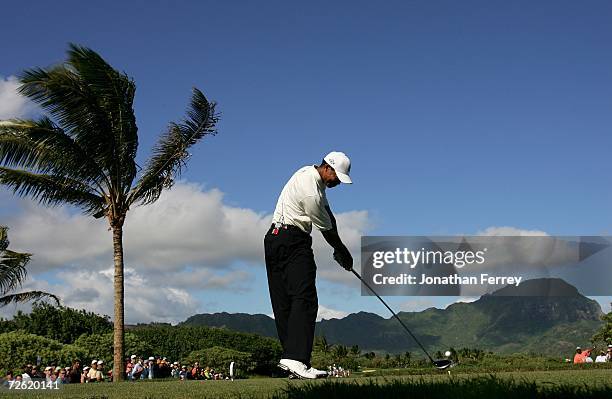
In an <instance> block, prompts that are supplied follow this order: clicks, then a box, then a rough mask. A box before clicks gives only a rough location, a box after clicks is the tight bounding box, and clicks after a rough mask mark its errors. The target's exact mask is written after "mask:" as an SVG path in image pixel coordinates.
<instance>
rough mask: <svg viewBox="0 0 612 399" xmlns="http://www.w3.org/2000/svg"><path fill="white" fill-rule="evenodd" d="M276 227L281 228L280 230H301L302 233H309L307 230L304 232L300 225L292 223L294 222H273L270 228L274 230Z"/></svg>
mask: <svg viewBox="0 0 612 399" xmlns="http://www.w3.org/2000/svg"><path fill="white" fill-rule="evenodd" d="M276 228H278V229H279V231H280V230H289V231H295V232H300V233H304V234H307V233H305V232H304V230H302V229H300V228H299V227H297V226H294V225H292V224H279V225H278V226H277V224H276V223H272V226H270V230H274V229H276Z"/></svg>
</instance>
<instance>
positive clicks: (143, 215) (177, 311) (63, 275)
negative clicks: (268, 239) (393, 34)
mask: <svg viewBox="0 0 612 399" xmlns="http://www.w3.org/2000/svg"><path fill="white" fill-rule="evenodd" d="M20 204H21V209H22V211H21V212H19V213H17V214H15V215H12V216H10V217H9V218H8V220H5V221H4V222H3V223H6V224H7V225H8V226H10V231H9V238H10V240H11V249H13V250H18V251H23V252H30V253H32V254H34V256H33V258H32V261H31V262H30V264H29V265H28V270H29V272H30V276H31V279H30V280H29V282H28V284H26V286H25V287H24V288H29V289H44V290H48V291H50V292H53V293H56V294H58V295H59V296H60V297H61V298H62V300H63V302H64V304H65V305H67V306H71V307H77V308H85V309H88V310H92V311H96V312H99V313H103V314H108V315H111V316H112V312H113V292H112V275H113V269H112V265H113V251H112V233H111V232H110V231H109V230H108V226H107V223H106V220H104V219H100V220H96V219H93V218H92V217H88V216H84V215H81V214H79V213H74V212H69V211H68V210H67V209H66V208H43V207H40V206H38V205H36V204H34V203H32V202H30V201H27V200H24V201H21V202H20ZM337 219H338V223H339V226H340V233H341V235H342V237H343V239H344V241H345V243H346V244H347V246H349V248H350V249H351V250H352V251H353V253H354V254H357V253H358V251H359V245H360V237H361V235H363V234H364V229H365V227H366V226H367V225H368V214H367V212H364V211H359V212H347V213H343V214H338V215H337ZM270 223H271V215H270V214H265V213H258V212H255V211H254V210H252V209H248V208H239V207H234V206H228V205H226V204H225V203H224V201H223V193H221V192H220V191H219V190H215V189H213V190H204V189H203V188H202V187H201V186H199V185H196V184H190V183H185V182H179V183H177V184H176V185H175V186H174V187H173V188H172V190H169V191H166V192H164V193H163V194H162V196H161V197H160V199H159V200H158V201H157V202H156V203H154V204H151V205H148V206H144V207H135V208H133V209H132V210H130V211H129V213H128V217H127V219H126V224H125V228H124V256H125V267H126V274H125V279H126V280H125V289H126V322H128V323H135V322H148V321H161V322H177V321H182V320H184V319H185V318H186V317H188V316H190V315H192V314H194V313H197V312H205V311H207V310H206V309H203V304H201V303H199V302H198V301H197V299H196V296H197V294H198V293H201V292H203V291H205V292H209V291H210V290H214V291H215V292H216V293H217V294H215V295H216V296H219V297H222V295H237V294H238V295H239V294H240V293H244V292H246V291H249V290H251V289H253V286H252V281H253V280H254V276H255V274H261V275H265V272H264V270H263V265H264V255H263V237H264V234H265V232H266V230H267V229H268V227H269V226H270ZM313 236H314V237H315V238H314V242H315V244H314V247H315V253H317V262H318V263H317V264H318V268H319V273H318V275H319V279H326V280H328V281H333V282H341V283H346V282H348V281H350V282H352V283H354V282H353V281H352V280H354V278H353V279H351V277H352V275H349V274H348V273H347V272H346V271H344V270H343V269H341V268H340V267H339V266H338V265H336V264H335V263H333V261H332V259H331V249H330V248H329V246H328V245H327V244H325V243H324V242H323V239H322V238H321V235H320V234H319V233H314V234H313ZM324 247H326V248H324ZM358 261H359V260H358V257H357V256H356V262H358ZM50 274H51V275H53V276H54V278H56V279H57V280H58V281H61V284H49V283H47V282H46V281H45V276H48V275H50ZM264 281H265V278H264ZM356 286H358V285H356ZM266 300H267V299H266ZM266 300H264V302H265V301H266ZM11 310H12V309H11ZM3 313H6V312H3ZM11 313H12V312H11ZM343 315H346V313H345V312H341V311H337V310H332V309H329V308H326V307H325V306H322V307H321V310H320V317H325V318H331V317H342V316H343Z"/></svg>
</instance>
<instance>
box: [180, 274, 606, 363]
mask: <svg viewBox="0 0 612 399" xmlns="http://www.w3.org/2000/svg"><path fill="white" fill-rule="evenodd" d="M534 290H535V292H547V293H552V294H555V295H564V296H547V297H525V296H517V295H521V294H524V293H525V292H534ZM372 300H376V299H375V298H372ZM381 307H382V304H381ZM382 310H384V308H383V309H382ZM602 314H603V313H602V311H601V307H600V306H599V304H598V303H597V302H596V301H594V300H591V299H588V298H586V297H585V296H583V295H581V294H580V293H579V292H578V291H577V290H576V288H575V287H573V286H571V285H570V284H567V283H566V282H564V281H563V280H560V279H534V280H527V281H525V282H523V283H521V285H519V286H518V287H515V286H507V287H505V288H502V289H500V290H498V291H495V292H494V293H492V294H488V295H484V296H482V297H480V299H478V300H476V301H474V302H471V303H455V304H452V305H450V306H448V307H447V308H446V309H436V308H430V309H427V310H424V311H422V312H400V313H398V316H399V317H400V318H401V319H402V321H404V323H405V324H406V325H407V326H408V327H409V328H410V329H411V331H412V332H413V333H414V334H415V335H416V336H417V338H419V340H420V341H421V342H422V343H423V345H425V346H426V347H427V348H428V349H429V350H432V351H436V350H445V349H447V348H449V347H454V348H462V347H471V348H480V349H485V350H491V351H494V352H498V353H514V352H535V353H542V354H548V355H561V354H564V355H568V354H571V353H572V352H573V349H574V348H575V347H576V345H583V346H584V345H587V344H588V340H589V339H590V337H591V336H592V335H593V333H594V332H595V331H596V330H597V329H599V327H600V326H601V324H602V322H601V320H600V316H601V315H602ZM182 324H184V325H207V326H212V327H221V328H229V329H232V330H237V331H244V332H253V333H257V334H261V335H267V336H271V337H276V328H275V326H274V320H273V319H272V318H270V317H268V316H266V315H261V314H260V315H248V314H244V313H242V314H229V313H216V314H200V315H195V316H192V317H190V318H189V319H187V320H186V321H185V322H183V323H182ZM316 334H317V335H322V336H325V337H326V339H327V341H328V342H329V343H330V344H343V345H359V347H360V348H361V350H362V351H376V352H391V353H403V352H406V351H417V350H418V347H417V345H416V344H415V343H414V341H413V340H412V338H410V337H409V336H408V335H407V334H406V332H405V331H404V330H403V329H402V328H401V326H400V325H399V323H398V322H397V320H394V319H393V318H392V317H390V318H387V319H385V318H383V317H381V316H379V315H377V314H374V313H367V312H359V313H354V314H350V315H348V316H346V317H344V318H342V319H331V320H322V321H320V322H318V323H317V325H316Z"/></svg>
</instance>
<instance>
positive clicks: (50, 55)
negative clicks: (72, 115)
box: [0, 1, 612, 315]
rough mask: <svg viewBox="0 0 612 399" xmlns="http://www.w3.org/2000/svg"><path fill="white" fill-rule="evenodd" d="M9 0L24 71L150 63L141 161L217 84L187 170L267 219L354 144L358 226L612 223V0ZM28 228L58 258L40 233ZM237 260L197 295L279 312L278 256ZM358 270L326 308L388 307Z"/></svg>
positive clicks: (13, 203) (438, 228) (590, 231)
mask: <svg viewBox="0 0 612 399" xmlns="http://www.w3.org/2000/svg"><path fill="white" fill-rule="evenodd" d="M3 14H5V15H10V16H11V17H10V18H5V19H4V21H3V24H2V25H1V26H0V33H1V34H2V37H3V45H2V49H3V56H2V57H1V59H0V76H1V77H2V79H3V80H4V81H5V82H6V81H8V79H10V77H11V76H14V75H18V74H19V73H20V72H21V71H22V70H23V69H25V68H29V67H34V66H49V65H52V64H55V63H58V62H61V61H62V60H63V59H64V58H65V51H66V49H67V43H68V42H74V43H78V44H82V45H85V46H88V47H91V48H93V49H94V50H96V51H98V52H99V53H100V54H101V55H102V56H103V57H104V58H105V59H106V60H107V61H109V62H110V63H111V64H112V65H113V66H114V67H116V68H117V69H121V70H124V71H126V72H127V73H128V74H129V75H130V76H132V77H134V79H135V80H136V83H137V95H136V102H135V109H136V114H137V122H138V126H139V132H140V138H141V146H140V153H139V161H140V162H141V163H142V162H144V160H145V159H146V157H147V155H148V151H149V150H150V148H151V146H152V144H153V143H154V142H155V139H156V137H157V135H158V134H159V133H160V132H161V131H163V129H164V128H165V126H166V125H167V123H168V122H169V121H171V120H176V119H178V118H180V117H181V116H182V115H183V113H184V110H185V107H186V104H187V102H188V99H189V93H190V89H191V87H193V86H197V87H198V88H200V89H201V90H203V91H204V92H205V94H206V95H207V96H208V97H209V98H210V99H213V100H215V101H217V102H218V110H219V111H220V112H221V114H222V119H221V122H220V123H219V134H218V135H217V136H215V137H212V138H210V139H207V140H205V141H204V142H202V143H201V144H200V145H198V146H197V147H196V148H195V149H194V151H193V157H192V159H191V162H190V164H189V169H188V170H187V172H186V173H185V174H184V175H183V179H184V184H185V185H187V186H189V185H193V184H195V185H197V186H198V187H199V190H201V192H202V193H208V192H209V190H213V189H216V190H219V192H222V193H223V197H222V198H223V199H222V203H223V204H225V205H226V206H228V207H231V208H232V209H244V210H249V211H250V212H252V213H253V215H259V216H260V217H261V220H260V222H261V224H262V225H263V224H264V222H265V220H264V219H265V215H267V214H269V213H270V212H272V210H273V209H274V205H275V201H276V198H277V195H278V193H279V191H280V189H281V188H282V186H283V184H284V183H285V181H286V179H287V178H288V177H289V176H290V175H291V173H292V172H293V171H294V170H296V169H297V168H299V167H300V166H302V165H305V164H308V163H314V162H318V161H320V159H321V158H322V156H323V155H325V153H327V152H328V151H330V150H341V151H344V152H346V153H347V154H349V156H350V157H351V159H352V161H353V167H352V176H353V180H354V182H355V184H353V185H352V186H342V187H339V188H336V189H333V190H330V192H329V193H328V197H329V199H330V202H331V205H332V208H333V209H334V211H336V212H338V213H347V218H346V219H347V220H348V219H349V218H350V217H352V216H351V215H352V214H350V213H348V212H352V211H364V212H365V213H366V216H364V215H363V214H360V215H361V216H360V217H361V218H362V219H360V222H359V226H357V227H355V229H356V231H358V232H359V233H363V234H366V233H367V234H372V235H373V234H377V235H416V234H418V235H426V234H442V235H451V234H474V233H477V232H479V231H483V230H485V229H487V228H490V227H501V226H511V227H514V228H516V229H521V230H538V231H544V232H546V233H549V234H555V235H581V234H583V235H597V234H610V230H611V226H612V212H611V205H610V204H612V186H611V184H610V183H609V171H610V170H611V167H612V158H611V157H610V156H609V151H610V148H611V147H612V138H611V137H612V135H611V134H610V130H611V128H612V113H611V112H610V110H611V109H612V95H610V93H611V88H612V52H611V51H610V43H612V24H610V23H609V21H610V20H611V18H612V4H611V3H610V2H607V1H590V2H575V1H540V2H530V1H516V2H504V1H463V2H454V1H437V2H426V1H411V2H406V1H402V2H400V1H397V2H393V1H388V2H384V3H383V4H377V3H373V2H359V1H352V2H322V1H310V2H307V3H301V4H296V3H294V4H291V3H288V2H280V1H279V2H272V1H266V2H246V1H235V2H195V1H192V2H187V1H185V2H180V3H173V2H159V1H148V2H143V1H135V2H129V3H127V4H125V3H119V2H105V3H104V4H87V3H84V2H76V1H73V2H69V1H64V2H60V3H46V4H45V3H37V4H34V3H33V2H26V3H24V2H12V3H4V4H3ZM5 105H6V104H5ZM5 117H6V116H5ZM190 187H191V186H190ZM192 194H193V193H192ZM196 197H197V196H196ZM0 198H1V199H2V208H3V209H2V210H0V215H3V216H4V217H6V218H7V220H9V221H13V222H14V224H15V226H21V225H23V226H26V225H27V224H24V223H25V222H23V220H24V218H25V217H26V216H27V215H26V213H27V212H34V211H32V209H33V208H31V207H29V205H24V204H23V203H22V202H21V201H17V200H14V199H13V198H12V197H11V196H10V195H8V194H7V193H6V192H4V193H0ZM196 200H197V199H196ZM34 213H35V212H34ZM70 215H73V213H72V212H71V211H69V212H68V213H67V214H65V215H64V216H63V217H64V219H61V218H60V219H54V220H58V223H61V220H65V219H70ZM20 218H21V219H20ZM20 220H21V221H20ZM27 226H31V225H27ZM204 227H205V228H208V229H211V228H213V226H203V228H204ZM316 234H318V233H315V235H316ZM11 236H14V237H15V238H13V242H14V244H15V245H17V246H18V247H21V248H22V249H24V250H31V251H32V252H34V251H35V250H36V249H38V248H39V247H40V249H39V253H40V254H42V255H40V256H41V257H42V256H45V255H44V254H45V252H44V245H42V244H41V245H39V244H38V243H37V242H34V241H28V238H27V237H28V236H29V234H28V233H27V232H24V231H21V232H20V231H16V227H13V226H12V231H11ZM228 237H235V236H228ZM226 244H227V245H228V246H230V247H231V246H236V245H238V246H239V245H241V242H240V241H237V242H227V243H226ZM143 248H144V247H143ZM127 250H128V251H129V248H128V249H127ZM143 250H144V249H143ZM35 253H36V252H35ZM324 255H325V253H324ZM92 256H93V258H95V259H104V256H107V255H103V254H99V255H95V256H94V255H92ZM93 258H91V259H93ZM58 259H61V257H59V258H58ZM71 259H72V258H71ZM85 259H87V260H91V259H90V258H87V257H86V256H85V257H84V258H83V259H81V260H85ZM223 259H224V260H223V262H225V263H226V264H227V269H226V271H227V270H231V271H234V272H237V273H239V272H244V273H246V275H248V278H246V279H245V282H244V283H243V290H242V291H240V292H241V294H240V295H237V294H236V291H235V290H234V289H229V288H228V289H224V288H223V287H224V286H223V285H220V286H219V287H220V288H219V289H215V290H213V291H207V290H205V289H202V290H198V289H196V288H193V289H190V290H188V291H187V294H188V295H191V296H193V298H194V299H195V300H196V301H198V302H199V303H200V305H198V306H197V307H195V308H194V309H196V310H197V311H221V310H226V311H230V312H237V311H246V312H250V313H255V312H258V313H270V305H269V303H268V297H267V291H266V290H267V289H266V285H265V276H264V271H263V267H262V264H263V259H261V260H260V262H259V264H258V262H257V258H256V256H254V255H253V256H251V255H249V256H246V255H245V256H244V258H238V259H232V258H231V257H225V258H223ZM72 261H73V262H75V263H78V262H79V259H72ZM208 261H209V260H203V259H197V260H193V259H192V260H190V261H185V263H184V264H183V267H191V268H198V267H200V268H204V269H207V268H209V267H210V266H209V264H207V263H206V262H208ZM243 261H244V262H245V264H242V263H241V262H243ZM58 262H59V261H58ZM190 262H191V263H190ZM223 262H221V263H223ZM101 263H104V262H103V261H101ZM60 266H61V265H59V264H58V265H56V268H53V269H51V270H50V271H49V270H47V271H45V270H44V267H43V266H42V260H41V263H40V264H39V265H38V266H36V268H35V270H36V272H35V273H34V274H33V277H34V278H36V276H38V278H39V280H40V279H42V280H44V279H52V282H57V281H61V278H59V277H58V275H57V271H58V270H62V269H61V268H60ZM66 267H74V264H72V265H67V266H66ZM176 267H177V268H179V266H178V265H177V266H176ZM325 267H330V268H331V267H334V266H333V264H331V263H329V264H327V263H325V264H320V266H319V269H320V270H321V269H323V268H325ZM177 270H179V271H180V272H181V273H182V272H185V270H186V269H180V268H179V269H177ZM226 271H224V270H223V269H222V268H220V267H215V268H214V273H217V274H219V275H223V274H224V273H225V272H226ZM45 273H46V274H45ZM147 274H148V273H147V272H145V269H144V268H143V269H142V270H141V275H147ZM57 279H59V280H57ZM346 279H347V278H346V277H342V278H340V277H337V275H335V274H334V275H333V276H330V277H329V278H322V279H320V280H319V289H320V302H321V303H322V304H323V305H324V306H326V307H327V308H329V309H333V310H337V311H339V312H354V311H358V310H367V311H373V312H377V313H380V314H383V315H384V314H385V309H384V308H382V306H381V305H380V304H378V303H376V301H375V300H374V299H373V298H361V297H359V288H358V286H357V285H355V284H351V283H349V282H347V281H346ZM203 284H204V283H203ZM228 287H229V286H228ZM431 301H432V299H431V298H429V299H427V300H425V299H423V298H407V297H406V298H391V302H392V303H393V304H394V305H395V306H398V307H400V308H406V309H411V308H415V309H420V308H423V307H427V306H431V305H437V306H442V305H444V304H448V303H449V302H450V300H449V299H437V300H434V302H431ZM603 302H605V300H604V301H603ZM212 303H216V305H211V304H212ZM410 303H412V304H410ZM143 314H146V312H145V313H143Z"/></svg>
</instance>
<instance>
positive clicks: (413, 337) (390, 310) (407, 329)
mask: <svg viewBox="0 0 612 399" xmlns="http://www.w3.org/2000/svg"><path fill="white" fill-rule="evenodd" d="M351 271H352V272H353V274H354V275H355V276H357V278H358V279H359V280H361V282H362V283H363V285H365V286H366V287H368V289H369V290H370V291H372V293H373V294H374V295H376V297H377V298H378V299H379V300H380V301H381V302H382V303H383V305H385V307H386V308H387V309H389V312H391V314H392V315H393V317H395V318H396V319H397V321H399V322H400V324H401V325H402V327H404V329H405V330H406V331H407V332H408V334H410V336H411V337H412V339H413V340H414V342H416V343H417V345H419V346H420V347H421V349H423V352H425V354H426V355H427V357H428V358H429V360H431V362H432V363H434V360H433V358H432V357H431V356H430V355H429V353H428V352H427V350H426V349H425V347H424V346H423V345H422V344H421V343H420V342H419V340H418V339H417V338H416V337H415V336H414V334H413V333H412V332H411V331H410V329H409V328H408V327H407V326H406V325H405V324H404V322H403V321H402V319H400V318H399V317H398V316H397V314H395V312H394V311H393V309H391V308H390V307H389V305H387V302H385V301H384V300H383V299H382V298H381V297H380V295H378V294H377V293H376V291H374V290H373V289H372V287H370V285H369V284H368V283H366V282H365V280H364V279H363V278H362V277H361V275H360V274H359V273H357V271H356V270H355V269H351Z"/></svg>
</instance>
